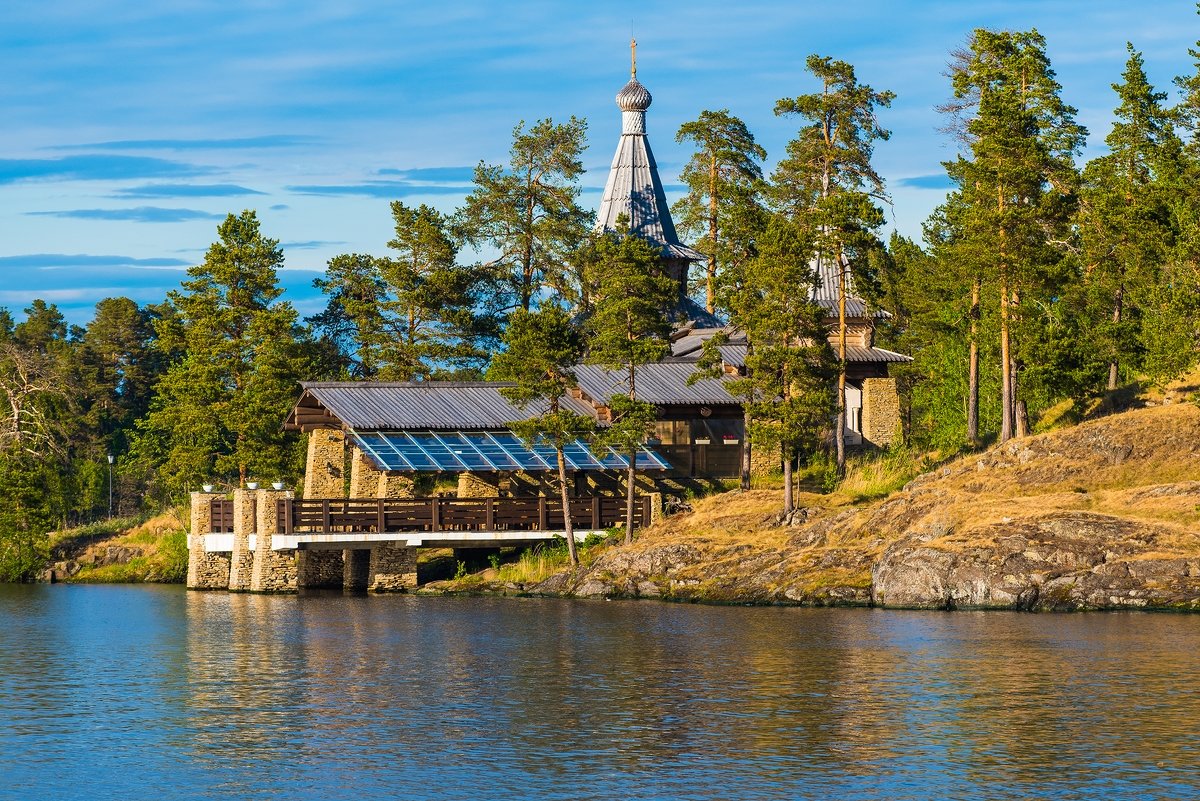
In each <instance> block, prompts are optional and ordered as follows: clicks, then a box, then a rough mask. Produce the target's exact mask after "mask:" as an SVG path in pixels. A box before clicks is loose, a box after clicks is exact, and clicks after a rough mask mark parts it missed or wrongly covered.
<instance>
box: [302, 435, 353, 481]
mask: <svg viewBox="0 0 1200 801" xmlns="http://www.w3.org/2000/svg"><path fill="white" fill-rule="evenodd" d="M345 472H346V434H345V433H344V432H343V431H341V430H340V429H335V428H318V429H316V430H315V431H312V432H311V433H309V435H308V458H307V459H306V460H305V466H304V497H305V498H344V497H346V482H345Z"/></svg>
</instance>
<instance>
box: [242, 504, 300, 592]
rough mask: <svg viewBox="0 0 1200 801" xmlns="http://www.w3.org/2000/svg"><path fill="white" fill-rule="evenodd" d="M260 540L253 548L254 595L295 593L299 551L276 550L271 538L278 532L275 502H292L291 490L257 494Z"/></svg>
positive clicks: (252, 581) (251, 583) (251, 579)
mask: <svg viewBox="0 0 1200 801" xmlns="http://www.w3.org/2000/svg"><path fill="white" fill-rule="evenodd" d="M257 494H258V538H257V543H256V545H255V548H254V568H253V570H252V571H251V574H250V591H251V592H295V591H296V589H297V586H298V583H297V566H296V551H295V550H294V549H287V550H280V551H277V550H274V549H273V548H272V547H271V545H272V542H271V540H272V538H273V537H274V535H275V534H276V533H278V532H279V522H278V516H277V514H276V510H275V506H276V503H275V502H276V501H278V500H280V499H281V498H291V497H292V492H291V491H290V490H258V491H257Z"/></svg>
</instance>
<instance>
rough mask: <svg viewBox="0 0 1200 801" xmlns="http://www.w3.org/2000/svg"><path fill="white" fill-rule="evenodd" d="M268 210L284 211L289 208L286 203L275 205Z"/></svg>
mask: <svg viewBox="0 0 1200 801" xmlns="http://www.w3.org/2000/svg"><path fill="white" fill-rule="evenodd" d="M269 208H270V210H271V211H284V210H285V209H290V208H291V206H289V205H288V204H286V203H276V204H275V205H274V206H270V207H269Z"/></svg>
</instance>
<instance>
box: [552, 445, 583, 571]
mask: <svg viewBox="0 0 1200 801" xmlns="http://www.w3.org/2000/svg"><path fill="white" fill-rule="evenodd" d="M555 453H556V454H557V456H558V487H559V497H560V499H561V500H562V512H563V533H564V534H565V535H566V538H567V553H568V554H570V557H571V564H572V565H573V566H578V565H579V553H578V552H577V551H576V549H575V527H574V526H573V525H572V524H571V497H570V495H569V494H568V493H567V460H566V459H565V458H564V457H563V446H562V443H561V442H559V443H557V447H556V448H555Z"/></svg>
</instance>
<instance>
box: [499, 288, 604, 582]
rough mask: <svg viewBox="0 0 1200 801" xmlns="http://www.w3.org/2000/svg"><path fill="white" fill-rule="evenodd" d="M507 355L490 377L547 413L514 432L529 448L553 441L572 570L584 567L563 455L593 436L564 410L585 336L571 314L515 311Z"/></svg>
mask: <svg viewBox="0 0 1200 801" xmlns="http://www.w3.org/2000/svg"><path fill="white" fill-rule="evenodd" d="M503 346H504V347H503V350H501V351H500V352H499V353H497V354H496V356H495V358H494V359H493V360H492V365H491V368H490V370H489V373H488V375H489V377H490V378H492V379H494V380H498V381H511V382H513V386H509V387H503V388H502V389H501V390H500V393H501V394H502V395H504V397H505V398H507V399H508V400H510V401H512V402H513V403H515V404H517V405H519V406H520V407H522V408H528V407H530V406H535V407H538V408H544V411H543V412H542V413H541V414H539V415H537V416H536V417H532V418H530V419H529V420H526V421H523V422H520V423H514V424H513V425H512V426H511V427H512V430H513V431H514V432H515V433H516V434H517V436H519V437H521V438H522V439H523V440H525V441H526V442H530V443H533V442H536V441H538V440H546V441H549V442H550V443H551V444H552V445H553V446H554V452H555V454H556V456H557V461H558V464H557V467H558V474H557V475H558V486H559V497H560V499H561V501H562V511H563V524H564V534H565V536H566V538H567V550H568V552H569V554H570V557H571V564H572V565H578V564H579V555H578V553H577V551H576V547H575V532H574V525H573V522H572V520H571V499H570V493H569V490H568V486H567V464H566V459H565V457H564V456H563V449H564V448H565V447H566V446H567V445H569V444H571V443H573V442H575V441H576V440H578V439H581V438H587V437H589V436H590V435H591V434H592V432H593V430H594V423H593V421H592V419H591V418H589V417H584V416H583V415H580V414H577V413H575V412H573V411H571V410H569V409H564V408H563V403H562V402H563V399H564V398H565V397H566V396H567V394H568V393H569V392H570V390H571V389H572V388H574V387H575V386H576V381H575V373H574V367H575V365H577V364H579V361H580V359H581V358H582V356H583V336H582V334H581V332H580V330H579V329H578V328H577V327H576V326H575V324H574V323H573V322H572V320H571V317H570V315H568V314H567V312H566V311H564V310H563V309H561V308H559V307H558V306H555V305H552V304H543V305H542V306H541V307H540V308H538V309H537V310H536V311H526V310H525V309H518V310H516V311H515V312H514V313H513V315H512V317H511V318H509V323H508V327H507V328H506V329H505V331H504V343H503Z"/></svg>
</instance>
